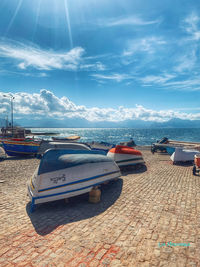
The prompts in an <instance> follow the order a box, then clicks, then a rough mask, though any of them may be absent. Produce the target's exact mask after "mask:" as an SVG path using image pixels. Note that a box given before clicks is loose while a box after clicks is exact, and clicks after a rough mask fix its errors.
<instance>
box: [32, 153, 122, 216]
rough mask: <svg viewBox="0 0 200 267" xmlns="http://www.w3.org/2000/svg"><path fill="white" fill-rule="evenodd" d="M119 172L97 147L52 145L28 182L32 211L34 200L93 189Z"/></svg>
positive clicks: (36, 201)
mask: <svg viewBox="0 0 200 267" xmlns="http://www.w3.org/2000/svg"><path fill="white" fill-rule="evenodd" d="M120 175H121V173H120V170H119V167H118V166H117V164H116V163H115V162H114V161H113V160H112V159H111V158H109V157H107V156H104V155H99V154H97V153H96V152H95V151H84V150H65V149H50V150H48V151H47V152H46V153H45V154H44V155H43V157H42V159H41V161H40V165H39V167H38V168H37V169H36V170H35V173H34V174H33V176H32V178H31V179H30V182H29V184H28V194H29V197H30V199H31V211H33V209H34V205H35V204H38V203H44V202H49V201H54V200H58V199H64V198H69V197H72V196H76V195H81V194H84V193H87V192H90V191H91V190H92V188H93V187H95V186H98V185H100V184H101V183H104V182H105V181H109V180H113V179H115V178H118V177H119V176H120Z"/></svg>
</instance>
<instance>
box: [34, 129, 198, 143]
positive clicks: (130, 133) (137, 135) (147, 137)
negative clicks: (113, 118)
mask: <svg viewBox="0 0 200 267" xmlns="http://www.w3.org/2000/svg"><path fill="white" fill-rule="evenodd" d="M31 130H32V131H33V132H56V133H59V136H60V137H67V136H70V135H79V136H81V139H80V141H82V142H90V141H104V142H109V143H113V144H117V143H119V142H123V141H129V140H130V138H133V140H134V141H135V143H136V144H137V145H150V144H151V143H153V142H156V141H157V140H159V139H161V138H163V137H168V138H169V139H174V140H180V141H191V142H200V128H191V129H184V128H181V129H180V128H179V129H178V128H172V129H169V128H168V129H166V128H161V129H131V128H126V129H121V128H114V129H113V128H31ZM46 138H48V137H46Z"/></svg>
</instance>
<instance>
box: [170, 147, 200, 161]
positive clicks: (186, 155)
mask: <svg viewBox="0 0 200 267" xmlns="http://www.w3.org/2000/svg"><path fill="white" fill-rule="evenodd" d="M195 155H200V152H199V151H198V150H194V149H184V148H176V149H175V152H174V153H173V154H172V155H171V157H170V159H171V160H172V161H173V163H174V164H175V163H176V162H187V161H194V156H195Z"/></svg>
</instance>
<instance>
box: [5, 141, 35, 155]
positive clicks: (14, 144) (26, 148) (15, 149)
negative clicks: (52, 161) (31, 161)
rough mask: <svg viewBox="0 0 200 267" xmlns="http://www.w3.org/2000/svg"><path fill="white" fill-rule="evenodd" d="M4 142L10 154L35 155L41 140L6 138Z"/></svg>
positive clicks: (7, 152) (6, 150)
mask: <svg viewBox="0 0 200 267" xmlns="http://www.w3.org/2000/svg"><path fill="white" fill-rule="evenodd" d="M2 144H3V149H4V150H5V152H6V154H7V155H8V156H33V155H36V154H37V152H38V148H39V146H40V141H33V140H32V139H25V140H23V141H21V140H17V141H15V140H4V141H2Z"/></svg>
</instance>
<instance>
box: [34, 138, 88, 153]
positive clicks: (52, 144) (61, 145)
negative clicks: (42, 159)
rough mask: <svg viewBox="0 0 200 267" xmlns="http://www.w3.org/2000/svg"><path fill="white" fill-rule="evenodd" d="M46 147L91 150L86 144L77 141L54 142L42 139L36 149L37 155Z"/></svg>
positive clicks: (43, 151) (46, 148)
mask: <svg viewBox="0 0 200 267" xmlns="http://www.w3.org/2000/svg"><path fill="white" fill-rule="evenodd" d="M48 149H69V150H91V148H90V147H89V146H87V145H86V144H81V143H77V142H74V143H73V142H68V143H67V142H56V141H46V140H42V142H41V143H40V147H39V149H38V152H37V155H38V156H40V155H43V154H44V153H45V152H46V151H47V150H48Z"/></svg>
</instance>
